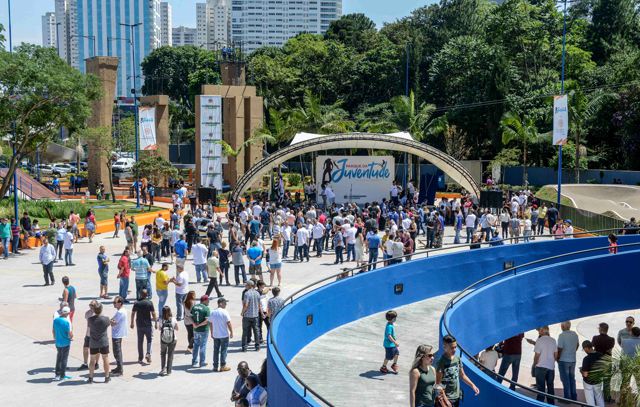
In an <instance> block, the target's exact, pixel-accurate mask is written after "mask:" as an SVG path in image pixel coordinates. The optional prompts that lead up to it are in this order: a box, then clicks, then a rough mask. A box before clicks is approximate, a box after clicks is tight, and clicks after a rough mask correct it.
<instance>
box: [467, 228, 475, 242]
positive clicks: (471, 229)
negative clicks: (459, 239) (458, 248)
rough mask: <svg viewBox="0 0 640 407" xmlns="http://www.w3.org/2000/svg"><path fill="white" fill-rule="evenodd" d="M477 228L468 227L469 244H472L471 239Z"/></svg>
mask: <svg viewBox="0 0 640 407" xmlns="http://www.w3.org/2000/svg"><path fill="white" fill-rule="evenodd" d="M474 230H475V228H470V227H467V243H471V237H472V236H473V232H474Z"/></svg>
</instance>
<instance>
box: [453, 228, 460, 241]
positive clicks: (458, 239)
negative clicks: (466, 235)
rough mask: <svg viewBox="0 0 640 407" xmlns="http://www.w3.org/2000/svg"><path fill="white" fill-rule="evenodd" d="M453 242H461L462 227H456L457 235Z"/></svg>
mask: <svg viewBox="0 0 640 407" xmlns="http://www.w3.org/2000/svg"><path fill="white" fill-rule="evenodd" d="M453 244H460V229H457V228H456V236H455V237H454V238H453Z"/></svg>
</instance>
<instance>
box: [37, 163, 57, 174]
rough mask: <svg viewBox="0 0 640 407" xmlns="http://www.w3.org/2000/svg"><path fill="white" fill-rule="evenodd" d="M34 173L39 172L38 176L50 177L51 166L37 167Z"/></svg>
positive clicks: (51, 172) (41, 165)
mask: <svg viewBox="0 0 640 407" xmlns="http://www.w3.org/2000/svg"><path fill="white" fill-rule="evenodd" d="M35 171H36V172H38V171H40V174H43V175H51V174H53V168H51V166H50V165H49V164H40V165H37V166H36V168H35Z"/></svg>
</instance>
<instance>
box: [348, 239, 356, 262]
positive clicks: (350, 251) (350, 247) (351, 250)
mask: <svg viewBox="0 0 640 407" xmlns="http://www.w3.org/2000/svg"><path fill="white" fill-rule="evenodd" d="M350 255H353V260H355V259H356V245H355V244H354V243H348V244H347V261H349V260H350V259H351V256H350Z"/></svg>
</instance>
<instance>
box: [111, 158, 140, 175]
mask: <svg viewBox="0 0 640 407" xmlns="http://www.w3.org/2000/svg"><path fill="white" fill-rule="evenodd" d="M135 163H136V160H134V159H133V158H119V159H118V161H116V162H115V163H113V165H112V166H111V170H112V171H113V172H131V170H133V165H134V164H135Z"/></svg>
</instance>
